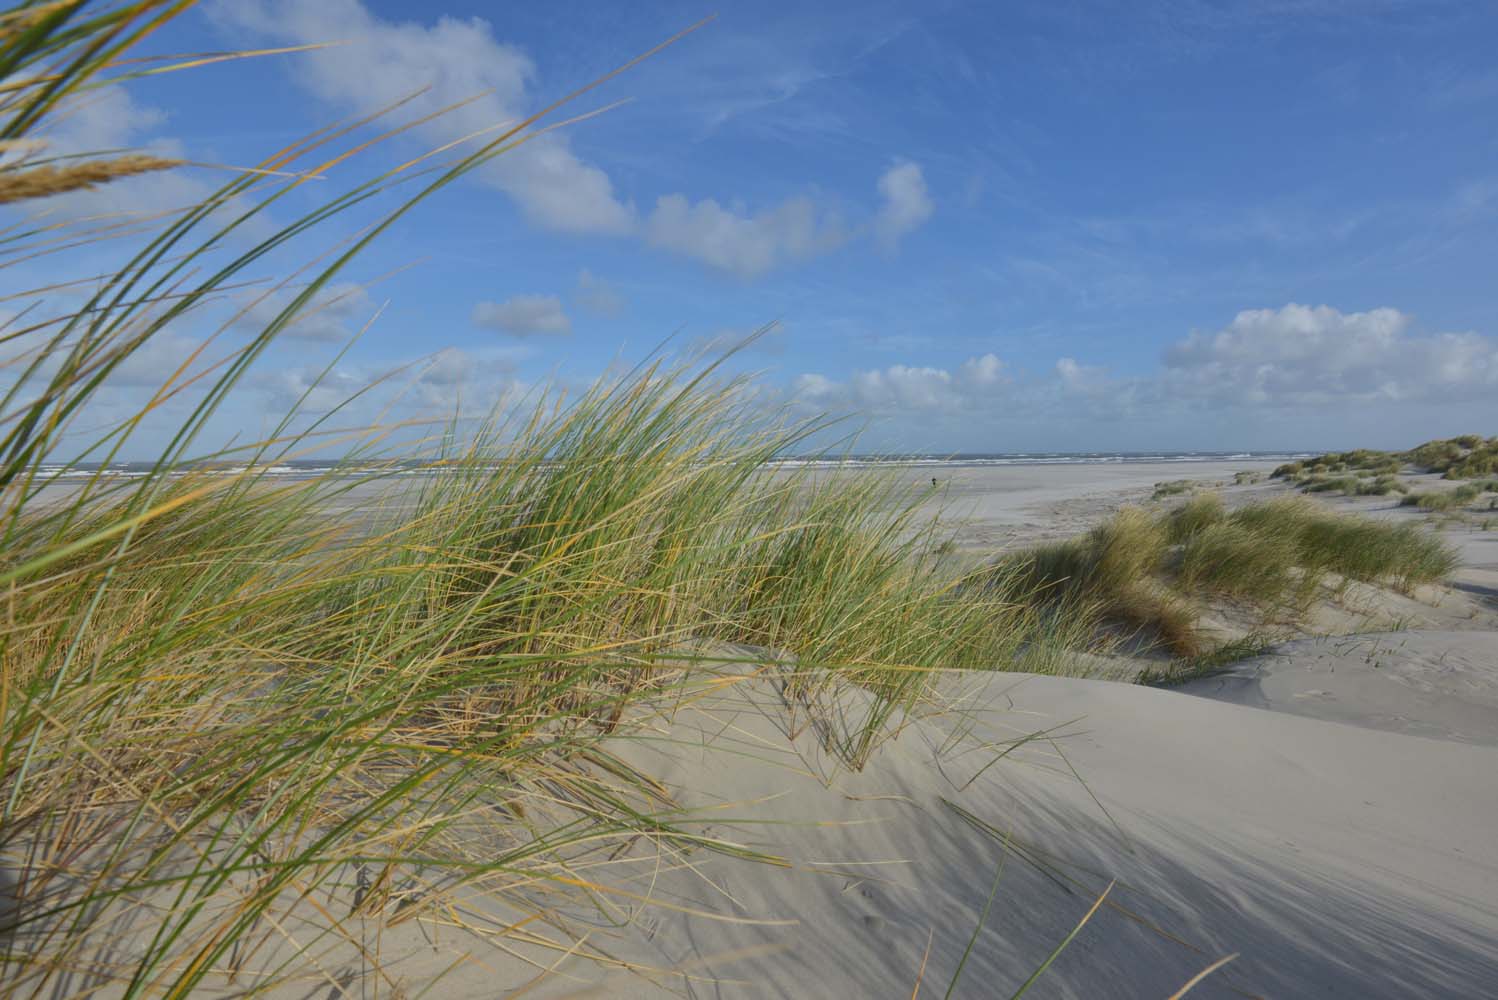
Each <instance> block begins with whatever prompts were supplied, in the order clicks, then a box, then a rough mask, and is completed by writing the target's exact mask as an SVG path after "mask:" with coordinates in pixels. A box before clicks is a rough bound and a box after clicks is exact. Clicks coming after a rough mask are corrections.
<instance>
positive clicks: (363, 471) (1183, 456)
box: [37, 451, 1314, 480]
mask: <svg viewBox="0 0 1498 1000" xmlns="http://www.w3.org/2000/svg"><path fill="white" fill-rule="evenodd" d="M1313 454H1314V453H1312V452H1304V451H1034V452H1030V451H1024V452H992V453H986V452H975V453H960V454H951V455H937V454H904V455H900V454H881V455H837V456H832V455H826V454H820V455H808V456H787V457H784V458H777V459H774V460H772V461H771V462H769V463H767V464H768V465H770V466H772V467H781V468H797V467H805V466H813V467H819V468H833V467H839V466H841V467H853V468H857V467H860V466H868V467H876V466H885V467H888V466H931V467H941V468H957V467H963V466H1005V465H1100V464H1113V463H1118V464H1128V463H1142V462H1168V463H1180V464H1183V465H1187V464H1190V463H1193V462H1268V461H1279V462H1289V461H1294V460H1296V459H1302V458H1310V457H1311V456H1312V455H1313ZM153 468H154V463H151V462H112V463H109V464H108V465H101V464H100V463H98V462H77V463H60V462H59V463H53V464H46V465H43V466H42V467H41V469H40V470H39V475H38V477H37V478H38V479H41V480H59V479H61V480H66V479H81V478H86V477H90V476H95V475H100V474H101V473H102V474H103V478H108V479H122V478H123V479H129V478H137V477H141V476H146V475H149V474H150V472H151V470H152V469H153ZM189 469H191V470H193V471H197V472H206V473H210V474H218V475H225V476H234V475H243V474H245V473H246V472H247V471H248V469H247V467H246V466H244V465H236V464H233V463H228V462H199V463H189V464H187V465H185V466H182V467H181V471H185V470H189ZM443 471H444V467H443V464H442V463H440V462H432V461H414V460H399V461H373V462H372V461H369V460H367V459H355V460H348V459H344V460H339V459H294V460H290V461H286V462H281V463H270V464H266V465H262V466H260V467H259V468H257V469H256V470H255V472H256V474H257V475H258V476H264V477H271V478H283V479H320V478H323V477H326V476H330V475H334V476H368V475H375V474H383V475H410V476H417V475H439V474H441V473H442V472H443Z"/></svg>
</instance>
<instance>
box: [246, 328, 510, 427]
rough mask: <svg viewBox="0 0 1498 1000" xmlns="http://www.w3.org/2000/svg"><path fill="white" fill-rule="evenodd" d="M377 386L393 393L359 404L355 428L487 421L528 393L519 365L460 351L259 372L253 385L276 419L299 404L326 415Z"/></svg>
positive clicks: (350, 412)
mask: <svg viewBox="0 0 1498 1000" xmlns="http://www.w3.org/2000/svg"><path fill="white" fill-rule="evenodd" d="M377 383H378V384H382V385H384V386H386V387H388V391H384V390H381V391H376V392H375V393H373V394H370V395H367V396H364V397H362V398H361V399H359V400H357V401H355V403H354V405H353V407H352V408H351V409H347V410H345V411H344V412H346V413H347V414H348V417H349V419H350V422H351V423H359V422H361V421H363V422H367V423H371V424H372V423H374V422H379V421H383V422H386V423H389V422H392V421H396V420H406V419H421V418H432V419H441V418H445V417H451V416H453V415H454V414H455V413H456V414H457V415H459V416H463V417H483V416H486V415H488V414H489V413H491V412H492V411H493V410H494V409H495V408H496V407H498V406H500V405H502V404H503V403H504V402H505V401H506V400H509V399H511V398H513V396H514V394H515V393H516V392H517V391H520V390H521V389H522V384H521V383H520V382H519V381H518V380H517V379H516V377H515V365H514V363H513V361H511V360H509V359H508V358H504V357H493V356H488V355H482V354H475V353H473V352H469V351H464V350H460V349H458V348H456V347H449V348H445V349H443V350H441V351H439V352H437V353H436V354H435V355H433V356H431V357H429V358H423V359H419V360H416V361H412V362H406V363H403V364H389V365H383V366H381V365H361V364H350V365H340V366H338V367H336V368H334V369H332V370H331V371H326V370H324V368H323V367H321V366H317V365H293V366H290V367H286V368H278V369H271V370H266V371H261V372H257V373H256V374H254V375H253V376H252V377H251V379H250V385H251V387H252V388H254V389H256V390H258V391H259V392H260V393H261V394H262V397H263V398H264V399H265V401H266V409H267V410H269V412H272V413H281V412H285V411H286V410H288V409H289V408H290V407H291V406H293V405H295V404H296V403H297V402H298V401H299V400H300V401H301V404H300V405H301V409H302V412H304V413H307V414H318V413H326V412H327V411H329V410H331V409H333V408H334V407H338V406H343V405H344V404H346V403H348V401H349V400H350V399H352V398H353V397H355V396H356V395H358V394H359V393H361V392H363V391H364V390H366V389H368V388H369V387H370V386H374V385H376V384H377ZM392 397H393V401H392Z"/></svg>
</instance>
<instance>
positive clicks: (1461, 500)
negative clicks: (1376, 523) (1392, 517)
mask: <svg viewBox="0 0 1498 1000" xmlns="http://www.w3.org/2000/svg"><path fill="white" fill-rule="evenodd" d="M1482 493H1483V487H1482V486H1481V485H1479V484H1477V483H1463V484H1462V485H1460V486H1457V487H1454V488H1452V489H1449V490H1421V491H1420V492H1418V493H1408V494H1406V495H1405V496H1404V497H1403V498H1402V499H1401V500H1400V501H1399V502H1400V505H1401V506H1406V507H1419V508H1420V509H1421V510H1431V511H1447V510H1455V509H1456V508H1459V507H1465V506H1466V505H1467V504H1470V503H1471V502H1472V501H1473V500H1476V499H1477V498H1478V497H1479V496H1481V495H1482Z"/></svg>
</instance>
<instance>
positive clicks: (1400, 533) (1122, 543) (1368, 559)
mask: <svg viewBox="0 0 1498 1000" xmlns="http://www.w3.org/2000/svg"><path fill="white" fill-rule="evenodd" d="M999 565H1000V566H1001V567H1002V568H1003V569H1004V570H1005V571H1006V572H1008V573H1010V574H1012V576H1011V577H1010V578H1011V579H1015V580H1019V581H1022V582H1023V583H1024V584H1026V585H1027V586H1028V587H1029V588H1030V590H1029V593H1031V594H1033V595H1034V597H1033V599H1034V600H1042V601H1044V600H1049V601H1052V602H1066V601H1073V602H1078V603H1081V602H1086V603H1087V604H1088V605H1089V606H1091V607H1094V608H1096V609H1097V610H1098V611H1099V613H1101V614H1102V615H1104V617H1105V618H1107V619H1110V620H1112V621H1114V622H1115V623H1116V624H1118V625H1121V626H1126V627H1129V628H1133V629H1136V630H1139V631H1140V632H1141V633H1142V634H1144V635H1145V636H1147V637H1152V638H1153V639H1154V640H1155V641H1157V642H1158V643H1159V644H1160V645H1162V646H1164V647H1165V648H1167V649H1169V650H1170V651H1171V652H1173V653H1174V654H1176V655H1177V656H1181V657H1197V656H1200V655H1202V653H1203V651H1204V650H1203V640H1202V639H1201V637H1200V635H1199V634H1198V632H1197V629H1196V625H1195V622H1196V619H1197V618H1198V616H1199V614H1200V607H1201V603H1202V601H1203V600H1204V599H1205V598H1207V597H1209V596H1213V595H1215V596H1218V597H1222V598H1227V599H1230V600H1233V601H1237V602H1241V603H1243V604H1246V605H1250V606H1253V607H1256V608H1258V609H1260V611H1261V612H1262V613H1263V614H1264V615H1266V616H1274V617H1285V616H1289V617H1291V618H1294V617H1297V616H1299V615H1303V614H1304V612H1305V611H1306V610H1307V608H1308V606H1309V604H1310V602H1311V601H1312V600H1313V599H1314V597H1315V596H1316V595H1317V594H1318V593H1319V592H1320V590H1321V587H1322V584H1323V583H1324V582H1326V581H1327V579H1328V577H1329V576H1332V575H1335V576H1336V577H1338V578H1340V579H1343V580H1357V581H1361V582H1366V583H1375V584H1387V585H1391V586H1395V587H1400V588H1404V589H1408V588H1411V587H1413V586H1415V585H1417V584H1421V583H1429V582H1434V581H1437V580H1440V579H1442V578H1444V577H1445V576H1447V575H1448V574H1449V573H1450V572H1451V570H1452V569H1453V568H1454V567H1455V565H1456V557H1455V553H1454V552H1453V551H1452V550H1451V549H1450V547H1449V546H1447V545H1446V544H1445V543H1444V542H1442V541H1441V540H1440V539H1439V538H1437V537H1435V536H1434V535H1432V534H1430V533H1429V532H1427V531H1425V530H1423V529H1422V528H1421V527H1420V526H1418V525H1413V524H1403V525H1389V524H1384V523H1381V522H1378V521H1372V520H1369V519H1366V518H1360V517H1353V516H1346V515H1338V514H1334V513H1331V512H1328V511H1326V510H1324V509H1322V508H1319V507H1317V506H1315V505H1314V504H1313V503H1311V502H1309V501H1306V500H1303V499H1300V498H1287V499H1279V500H1270V501H1265V502H1262V503H1254V504H1249V505H1247V506H1244V507H1240V508H1238V509H1237V510H1234V511H1231V512H1229V511H1227V510H1226V509H1225V508H1224V507H1223V504H1222V502H1221V500H1220V499H1219V498H1218V497H1216V496H1215V495H1212V494H1203V495H1201V496H1197V497H1193V498H1192V499H1191V500H1190V501H1188V502H1187V503H1185V504H1183V505H1181V506H1180V507H1177V508H1176V509H1175V510H1172V511H1168V512H1165V513H1163V514H1158V515H1150V514H1147V513H1145V512H1144V511H1142V510H1138V509H1135V508H1126V509H1124V510H1122V511H1120V512H1119V513H1118V514H1117V515H1115V516H1114V517H1113V518H1112V519H1111V520H1110V521H1107V522H1105V523H1104V524H1102V525H1100V526H1099V527H1097V528H1095V529H1094V530H1093V531H1092V532H1090V533H1089V534H1087V535H1083V536H1079V537H1077V538H1074V539H1070V540H1067V541H1064V542H1057V543H1052V544H1050V545H1045V546H1039V547H1035V548H1032V549H1028V550H1025V551H1022V552H1019V553H1016V554H1014V555H1011V556H1008V557H1006V558H1005V559H1004V560H1003V561H1002V562H1001V563H1000V564H999ZM1266 620H1267V619H1266Z"/></svg>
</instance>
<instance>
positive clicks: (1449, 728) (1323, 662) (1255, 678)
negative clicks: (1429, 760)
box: [1181, 630, 1498, 746]
mask: <svg viewBox="0 0 1498 1000" xmlns="http://www.w3.org/2000/svg"><path fill="white" fill-rule="evenodd" d="M1181 690H1183V691H1186V692H1188V693H1191V694H1199V695H1203V696H1206V697H1211V698H1217V699H1219V700H1222V701H1230V702H1233V703H1234V704H1239V705H1249V706H1253V707H1256V708H1267V709H1271V710H1274V711H1278V712H1289V713H1291V714H1294V715H1303V716H1307V717H1309V718H1313V719H1327V720H1330V721H1334V722H1344V723H1349V724H1352V725H1356V726H1367V727H1370V728H1373V729H1385V730H1389V731H1391V732H1399V733H1408V734H1411V735H1415V736H1428V737H1432V738H1436V739H1446V740H1455V741H1457V742H1461V743H1478V744H1483V745H1487V746H1498V635H1495V634H1494V633H1491V632H1480V631H1440V630H1410V631H1404V632H1375V633H1369V634H1364V635H1350V636H1335V637H1327V638H1319V639H1298V640H1296V641H1294V642H1287V643H1283V644H1281V645H1279V646H1277V647H1275V650H1274V652H1273V653H1271V654H1269V655H1266V656H1259V657H1254V658H1253V659H1249V660H1244V661H1242V662H1241V663H1237V664H1234V665H1233V667H1232V669H1231V670H1229V671H1228V672H1227V673H1225V674H1223V675H1221V676H1218V677H1210V678H1207V679H1205V680H1200V681H1195V682H1193V683H1191V684H1188V685H1186V686H1185V687H1183V688H1182V689H1181Z"/></svg>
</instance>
